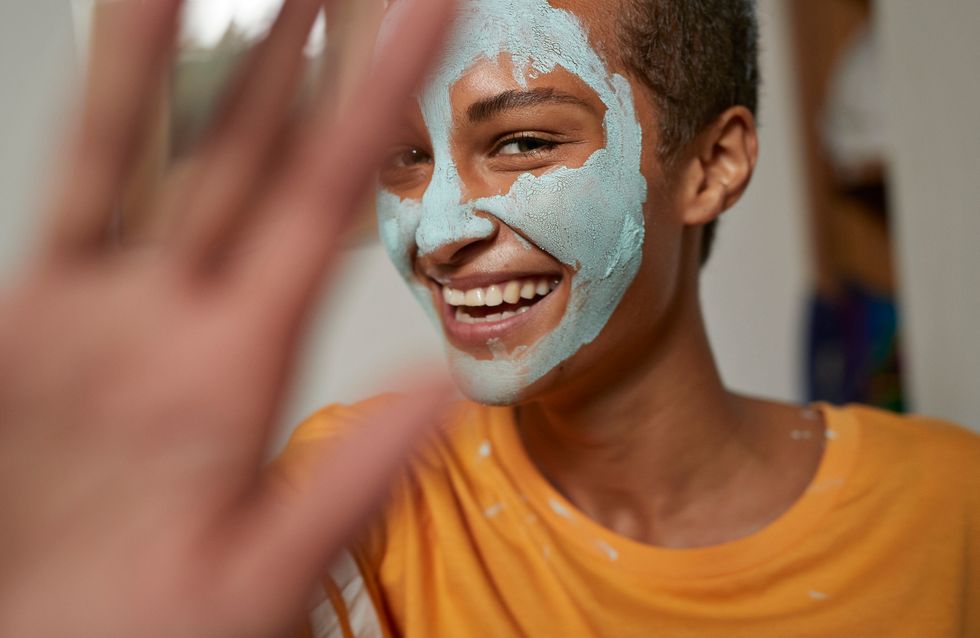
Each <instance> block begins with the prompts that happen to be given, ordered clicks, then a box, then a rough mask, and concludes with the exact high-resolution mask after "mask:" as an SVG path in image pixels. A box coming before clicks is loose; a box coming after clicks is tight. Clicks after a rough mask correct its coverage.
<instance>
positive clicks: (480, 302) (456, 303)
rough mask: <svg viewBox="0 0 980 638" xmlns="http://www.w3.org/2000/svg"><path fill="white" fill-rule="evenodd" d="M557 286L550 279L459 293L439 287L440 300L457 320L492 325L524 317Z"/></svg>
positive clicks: (457, 290) (520, 280) (504, 284)
mask: <svg viewBox="0 0 980 638" xmlns="http://www.w3.org/2000/svg"><path fill="white" fill-rule="evenodd" d="M557 287H558V280H557V279H554V278H551V279H548V278H544V277H541V278H537V279H514V280H511V281H507V282H501V283H500V284H494V285H491V286H487V287H485V288H470V289H468V290H459V289H456V288H452V287H450V286H443V287H442V298H443V300H444V301H445V302H446V303H447V304H448V305H449V306H450V307H452V308H455V314H454V315H453V316H454V318H455V319H456V321H459V322H462V323H466V324H480V323H495V322H498V321H505V320H507V319H510V318H511V317H515V316H517V315H519V314H523V313H525V312H527V311H528V310H530V309H531V306H533V305H534V304H536V303H537V302H538V301H540V300H541V299H542V298H543V297H546V296H548V295H549V294H550V293H551V291H552V290H554V289H555V288H557Z"/></svg>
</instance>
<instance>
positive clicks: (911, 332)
mask: <svg viewBox="0 0 980 638" xmlns="http://www.w3.org/2000/svg"><path fill="white" fill-rule="evenodd" d="M878 12H879V18H880V29H881V31H880V34H881V38H880V41H881V44H882V53H883V55H882V62H883V70H884V73H885V77H884V80H885V82H884V86H885V100H886V104H887V105H888V111H887V115H888V120H887V124H888V133H889V140H890V144H891V146H890V149H889V154H890V158H891V161H892V171H893V173H892V175H893V177H894V179H893V180H892V183H893V184H894V189H893V192H892V194H893V199H894V202H895V213H896V215H895V222H896V231H897V237H898V246H897V247H898V251H897V252H898V258H899V275H900V279H901V290H902V306H903V307H902V312H903V316H904V319H905V322H906V324H905V339H906V343H905V351H906V353H907V359H908V361H907V364H908V365H907V366H906V368H907V370H908V371H909V382H910V383H909V386H910V387H909V389H910V393H911V398H912V405H913V407H914V408H915V409H916V410H918V411H921V412H925V413H928V414H934V415H937V416H942V417H945V418H947V419H951V420H954V421H958V422H960V423H964V424H969V425H972V426H973V427H974V428H976V429H977V430H978V431H980V335H978V334H977V328H978V326H980V122H978V119H977V118H978V114H980V81H978V80H977V78H978V77H980V74H978V70H977V67H978V64H980V39H978V38H977V35H976V34H977V27H978V26H980V2H976V0H945V1H944V2H921V1H920V0H885V1H883V2H879V3H878Z"/></svg>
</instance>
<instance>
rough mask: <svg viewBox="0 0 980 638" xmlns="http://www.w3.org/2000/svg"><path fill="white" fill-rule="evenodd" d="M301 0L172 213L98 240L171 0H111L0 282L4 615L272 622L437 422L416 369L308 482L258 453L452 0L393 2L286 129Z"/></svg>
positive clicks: (135, 135) (176, 629)
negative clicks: (29, 242)
mask: <svg viewBox="0 0 980 638" xmlns="http://www.w3.org/2000/svg"><path fill="white" fill-rule="evenodd" d="M322 3H323V0H286V1H285V5H284V8H283V10H282V12H281V13H280V16H279V18H278V20H277V22H276V23H275V25H274V26H273V28H272V30H271V31H270V33H269V35H268V36H267V38H266V39H265V40H264V41H263V42H262V43H261V44H260V45H259V46H258V47H257V49H256V51H255V52H254V53H253V55H252V56H251V58H250V59H249V61H248V62H247V63H246V65H245V69H244V70H243V72H242V74H241V77H240V78H239V80H238V81H237V82H236V83H234V85H233V87H232V90H231V92H230V94H229V96H228V98H227V100H226V106H225V108H224V109H222V110H220V111H219V116H218V117H217V118H216V119H215V123H214V126H213V127H212V128H211V129H210V130H209V132H208V133H207V134H206V135H205V137H204V140H203V142H202V143H201V146H200V148H199V149H198V150H197V152H196V154H195V157H194V159H193V161H192V163H191V166H192V167H193V168H192V169H191V170H189V171H186V172H184V171H182V174H181V177H180V179H179V180H178V179H176V178H174V179H172V180H171V181H170V182H169V183H168V186H167V188H165V189H164V191H163V193H162V194H161V196H160V197H159V198H158V199H157V201H155V202H154V208H155V209H157V208H158V209H159V213H160V214H161V215H164V216H167V217H168V218H169V219H173V220H174V221H175V227H174V228H175V231H174V232H173V233H171V234H170V235H168V237H167V240H166V241H165V242H163V243H162V244H161V245H160V246H158V247H156V249H154V250H153V251H152V252H150V251H146V250H142V251H136V250H127V249H126V248H125V247H119V246H114V245H113V244H112V242H110V241H108V238H109V237H110V234H111V233H110V226H111V218H112V211H113V208H114V206H115V205H116V204H117V203H118V202H119V201H120V199H121V197H122V191H123V189H124V185H125V183H126V181H127V177H128V175H129V172H130V168H131V166H132V165H133V164H134V163H135V161H134V158H135V157H136V156H137V155H138V153H139V149H140V146H141V133H142V132H143V130H144V129H145V126H144V125H145V123H146V122H147V121H148V119H149V118H150V116H151V113H152V111H153V108H154V106H155V105H154V96H155V95H156V94H157V87H158V86H160V84H161V82H162V80H163V77H164V75H165V73H166V72H167V69H168V68H169V67H170V65H171V64H172V56H173V48H174V47H173V40H174V34H175V31H176V24H177V21H178V14H179V10H180V5H181V2H180V0H147V1H143V2H137V1H135V0H126V1H125V2H123V3H121V5H120V6H119V8H118V10H117V11H116V12H114V15H115V17H114V18H113V21H112V24H111V25H110V26H111V28H110V29H108V31H107V32H108V34H109V37H108V39H107V41H106V42H105V43H102V44H104V45H105V46H103V47H102V48H103V51H104V52H105V56H104V58H103V59H100V64H98V65H93V69H95V71H94V72H93V73H92V74H90V78H89V82H88V85H87V89H86V94H85V101H84V108H83V109H82V112H81V113H80V114H79V115H78V125H77V127H76V130H75V131H74V133H73V135H72V136H71V137H70V139H69V143H68V144H67V147H66V150H65V153H64V158H65V162H64V164H65V165H64V167H63V170H62V171H61V172H60V173H59V175H60V179H59V180H58V181H53V182H52V183H51V185H50V193H51V196H52V198H53V199H52V201H53V204H52V224H51V227H50V229H49V231H48V232H47V233H46V235H45V237H44V239H43V245H42V249H41V251H40V252H39V254H38V255H37V256H36V258H35V259H34V260H33V262H32V263H31V264H30V267H29V268H28V270H27V273H26V275H25V276H24V277H23V278H22V279H21V280H20V281H19V282H17V283H16V285H15V286H14V288H13V289H12V290H8V291H7V292H6V293H5V294H4V295H3V296H2V298H0V512H2V514H0V517H2V518H0V635H4V636H32V637H39V636H42V637H43V636H93V637H96V636H97V637H98V638H115V637H120V638H122V637H126V638H131V637H132V636H140V637H142V638H147V637H150V638H152V637H154V636H161V637H162V636H166V637H173V636H180V637H181V638H195V637H198V636H200V637H208V638H212V637H224V636H228V637H232V636H234V637H236V638H237V637H245V636H270V635H276V634H277V633H281V632H284V631H288V630H289V629H290V627H291V625H292V624H293V623H295V622H296V621H297V620H298V619H299V618H301V617H302V612H303V610H304V608H305V605H306V603H307V600H308V596H309V594H310V591H311V588H312V586H313V584H314V583H315V581H316V579H317V576H319V575H320V574H322V572H323V570H324V568H325V566H326V564H327V563H328V562H329V559H330V557H331V556H332V555H333V554H334V553H336V552H337V551H338V550H339V549H340V548H341V547H342V546H343V545H344V543H345V542H347V541H348V539H349V536H350V535H351V534H352V533H354V532H355V531H356V529H357V527H358V525H359V524H360V523H362V522H363V519H364V517H365V516H366V515H367V514H368V512H369V511H370V509H371V508H372V507H373V506H375V504H376V503H375V502H376V500H377V499H378V498H379V496H380V495H381V494H382V493H383V490H384V485H385V483H386V480H387V478H389V477H390V475H391V473H392V471H393V468H394V466H395V465H396V464H397V463H398V461H399V460H401V458H402V457H403V456H404V454H405V453H406V449H407V448H408V446H409V443H410V441H411V440H412V439H413V438H414V437H416V436H417V435H418V434H419V431H420V429H422V428H424V427H425V426H426V425H427V424H428V423H431V422H432V421H433V420H434V419H433V414H434V410H436V409H437V407H438V404H439V402H438V399H437V398H436V394H438V393H437V392H434V391H428V392H426V391H421V392H419V393H417V395H416V396H414V397H413V398H411V399H408V400H406V401H405V402H402V403H400V404H397V405H394V406H392V407H391V408H390V409H387V411H386V412H385V413H383V414H378V415H377V416H376V418H375V419H374V420H373V421H372V422H371V423H369V424H365V427H364V428H362V429H360V430H359V432H358V434H357V435H356V436H354V437H353V438H351V439H350V440H349V441H347V442H345V443H344V446H345V447H343V448H341V449H339V450H336V454H334V455H332V456H331V458H332V461H331V462H329V463H325V464H324V465H323V466H322V467H319V468H318V469H317V470H316V472H315V475H314V476H313V477H312V478H313V480H312V483H311V485H312V489H310V490H309V491H308V492H307V491H306V490H303V491H302V493H300V492H299V491H292V490H291V489H290V488H289V487H288V486H286V485H285V484H283V483H282V482H281V481H277V480H276V479H275V478H274V477H272V476H270V475H268V473H266V472H265V471H264V470H263V467H262V465H263V456H264V453H265V449H266V446H267V444H268V439H269V431H270V428H271V426H272V424H273V423H274V421H275V416H276V414H277V411H278V409H279V407H280V402H281V397H282V396H283V392H284V388H285V385H286V379H287V376H288V373H289V371H290V368H291V366H292V363H293V358H294V355H295V351H296V348H297V342H298V337H299V336H300V333H301V332H302V327H303V325H302V324H303V321H304V317H305V316H306V314H307V311H308V310H309V307H310V305H311V302H312V301H313V299H314V297H315V294H316V292H317V291H318V290H319V289H320V287H321V283H322V281H323V277H324V276H325V275H326V274H327V273H328V271H329V270H330V268H331V266H333V264H334V261H335V257H336V255H337V253H338V250H339V242H340V239H339V238H340V237H341V236H342V234H343V231H344V229H345V228H346V227H347V225H348V224H349V222H350V221H352V219H353V217H354V212H355V208H356V207H357V204H358V202H359V199H360V198H361V196H362V195H363V194H364V192H365V190H366V189H367V188H368V187H369V185H370V181H371V178H372V175H373V171H374V169H375V168H376V165H377V164H378V161H379V159H380V156H381V155H382V154H383V152H384V149H385V146H386V137H387V135H388V133H389V131H390V130H391V129H392V126H391V125H392V121H393V119H394V117H395V115H396V114H397V113H398V112H399V111H400V110H401V109H402V107H403V106H404V105H405V104H406V102H407V100H409V99H410V97H411V95H412V93H413V91H414V90H415V89H416V88H417V86H418V84H419V82H420V78H421V77H422V76H423V74H424V72H425V69H426V68H427V66H428V64H430V63H431V61H432V59H433V58H434V56H435V55H436V54H437V53H438V49H439V46H440V43H441V42H442V39H443V35H444V32H445V30H446V29H447V26H448V24H449V22H450V15H451V8H450V4H451V3H450V1H449V0H402V2H401V3H399V4H400V5H402V6H400V7H398V6H397V5H396V7H397V10H398V11H399V13H400V15H399V16H397V20H396V26H394V28H393V29H392V30H391V31H389V32H388V33H387V36H386V40H385V44H384V46H383V49H382V50H381V52H380V54H379V58H378V60H377V61H376V64H375V65H374V66H372V68H371V71H370V72H366V73H365V79H364V81H363V83H362V84H361V85H360V87H359V88H356V89H355V90H354V92H353V96H352V98H351V100H350V105H351V106H350V107H346V108H343V109H340V111H339V112H334V111H335V109H327V108H326V107H322V108H319V109H318V110H315V112H313V113H312V114H310V116H309V117H308V118H306V119H305V120H304V122H303V123H302V125H301V126H300V127H299V128H298V129H297V128H296V127H294V126H291V125H288V124H287V120H288V118H287V115H288V113H289V111H290V107H291V105H292V102H293V96H294V93H295V89H296V86H297V84H298V82H299V79H300V77H301V74H302V68H303V55H302V51H303V46H304V43H305V41H306V36H307V34H308V33H309V30H310V26H311V24H312V23H313V20H314V18H315V15H316V12H317V10H318V9H319V7H320V6H321V5H322ZM284 140H285V141H284ZM284 149H285V150H284Z"/></svg>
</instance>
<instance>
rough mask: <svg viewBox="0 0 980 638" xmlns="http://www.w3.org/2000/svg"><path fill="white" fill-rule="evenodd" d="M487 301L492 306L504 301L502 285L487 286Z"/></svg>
mask: <svg viewBox="0 0 980 638" xmlns="http://www.w3.org/2000/svg"><path fill="white" fill-rule="evenodd" d="M486 302H487V305H488V306H490V307H491V308H493V307H494V306H499V305H500V304H502V303H504V294H503V293H502V292H501V291H500V286H490V287H489V288H487V295H486Z"/></svg>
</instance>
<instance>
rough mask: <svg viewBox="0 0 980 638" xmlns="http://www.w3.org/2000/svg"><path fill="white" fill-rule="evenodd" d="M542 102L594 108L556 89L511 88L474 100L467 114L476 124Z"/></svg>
mask: <svg viewBox="0 0 980 638" xmlns="http://www.w3.org/2000/svg"><path fill="white" fill-rule="evenodd" d="M541 104H573V105H575V106H580V107H582V108H586V109H588V110H590V111H592V110H594V109H593V108H592V106H591V105H589V104H588V103H587V102H585V101H584V100H582V99H580V98H577V97H575V96H574V95H571V94H569V93H563V92H561V91H556V90H555V89H548V88H539V89H528V90H525V91H515V90H510V91H504V92H503V93H498V94H497V95H494V96H493V97H489V98H486V99H484V100H480V101H478V102H474V103H473V104H471V105H470V107H469V108H468V109H467V110H466V114H467V116H468V117H469V120H470V122H471V123H472V124H476V123H479V122H485V121H486V120H489V119H490V118H492V117H494V116H495V115H499V114H500V113H503V112H504V111H510V110H513V109H523V108H528V107H531V106H539V105H541Z"/></svg>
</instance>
